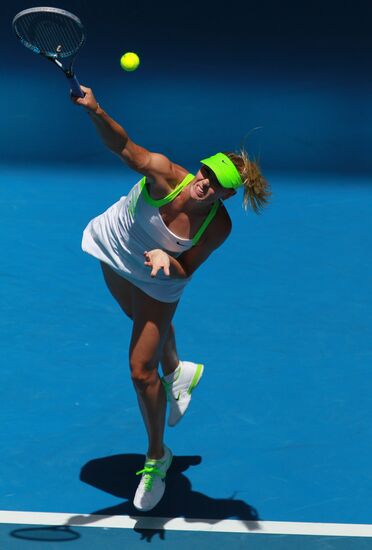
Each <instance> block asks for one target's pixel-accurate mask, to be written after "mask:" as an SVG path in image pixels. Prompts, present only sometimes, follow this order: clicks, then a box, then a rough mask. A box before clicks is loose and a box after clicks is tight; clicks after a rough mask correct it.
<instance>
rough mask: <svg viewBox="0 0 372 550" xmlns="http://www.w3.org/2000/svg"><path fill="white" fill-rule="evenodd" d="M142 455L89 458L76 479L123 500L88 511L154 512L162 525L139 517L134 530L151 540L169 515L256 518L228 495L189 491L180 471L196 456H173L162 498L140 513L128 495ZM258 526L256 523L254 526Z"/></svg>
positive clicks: (80, 519)
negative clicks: (148, 525) (143, 524)
mask: <svg viewBox="0 0 372 550" xmlns="http://www.w3.org/2000/svg"><path fill="white" fill-rule="evenodd" d="M143 462H144V456H143V455H140V454H127V455H115V456H111V457H105V458H100V459H96V460H91V461H90V462H88V463H87V464H86V465H85V466H84V467H83V468H82V470H81V475H80V479H81V480H82V481H84V483H87V484H89V485H91V486H93V487H95V488H97V489H100V490H102V491H105V492H107V493H110V494H111V495H114V496H115V497H118V498H124V499H127V500H128V501H127V502H124V503H123V504H119V505H116V506H112V507H110V508H105V509H102V510H96V511H95V512H92V515H104V516H117V515H127V516H132V517H136V518H140V517H141V516H142V517H146V516H155V517H157V518H164V525H161V526H160V527H159V528H157V529H143V528H142V527H141V525H140V524H141V521H140V519H138V525H137V526H136V527H135V528H134V530H135V531H137V532H138V533H140V534H141V538H142V539H146V540H151V538H152V537H153V536H154V535H155V534H159V536H160V537H161V538H164V531H163V528H166V524H167V522H168V521H169V518H178V517H182V518H185V519H186V521H189V522H192V521H193V520H195V521H196V520H198V519H201V518H202V519H203V522H205V523H211V524H214V523H218V521H220V520H223V519H231V518H233V519H240V520H243V521H258V520H259V517H258V514H257V511H256V510H255V509H254V508H253V507H252V506H249V505H248V504H247V503H246V502H244V501H242V500H234V498H233V496H231V497H230V498H212V497H209V496H207V495H204V494H202V493H199V492H197V491H193V490H192V487H191V483H190V481H189V480H188V478H187V477H186V476H185V475H183V472H184V471H185V470H187V469H188V468H189V467H190V466H197V465H198V464H200V463H201V457H200V456H176V457H174V458H173V462H172V465H171V468H170V469H169V471H168V474H167V485H166V490H165V494H164V497H163V499H162V500H161V502H160V503H159V504H158V505H157V506H156V507H155V508H154V509H153V510H151V511H150V512H147V513H143V512H142V513H141V512H140V511H138V510H137V509H136V508H134V506H133V504H132V498H133V496H134V493H135V491H136V488H137V485H138V483H139V476H136V475H135V472H137V471H139V470H141V469H142V468H143ZM94 521H95V519H94V517H89V516H75V517H72V518H70V522H69V523H70V524H72V523H74V524H75V525H76V524H79V525H87V524H89V523H93V522H94ZM255 528H259V524H258V523H257V525H256V526H255Z"/></svg>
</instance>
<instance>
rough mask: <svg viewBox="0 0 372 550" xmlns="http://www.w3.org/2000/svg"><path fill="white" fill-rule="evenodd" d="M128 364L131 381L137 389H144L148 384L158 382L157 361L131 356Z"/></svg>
mask: <svg viewBox="0 0 372 550" xmlns="http://www.w3.org/2000/svg"><path fill="white" fill-rule="evenodd" d="M129 365H130V373H131V378H132V382H133V384H134V386H135V387H136V389H137V390H138V391H140V392H142V391H145V390H146V388H147V387H148V386H151V385H153V384H156V383H157V382H158V378H159V375H158V371H157V362H154V361H141V360H138V359H135V358H131V359H130V362H129Z"/></svg>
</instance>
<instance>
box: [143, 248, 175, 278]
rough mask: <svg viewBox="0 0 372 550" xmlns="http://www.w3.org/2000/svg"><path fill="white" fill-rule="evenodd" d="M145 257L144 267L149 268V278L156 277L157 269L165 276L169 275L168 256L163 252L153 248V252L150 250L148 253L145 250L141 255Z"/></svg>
mask: <svg viewBox="0 0 372 550" xmlns="http://www.w3.org/2000/svg"><path fill="white" fill-rule="evenodd" d="M143 254H144V256H145V265H148V266H149V267H151V268H152V269H151V273H150V275H151V277H156V275H157V273H158V271H159V269H163V271H164V274H165V275H168V277H169V275H170V272H169V267H170V259H169V256H168V254H167V253H166V252H164V250H160V248H155V249H154V250H150V251H149V252H148V251H147V250H145V252H144V253H143Z"/></svg>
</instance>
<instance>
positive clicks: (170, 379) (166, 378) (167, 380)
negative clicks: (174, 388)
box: [163, 361, 181, 384]
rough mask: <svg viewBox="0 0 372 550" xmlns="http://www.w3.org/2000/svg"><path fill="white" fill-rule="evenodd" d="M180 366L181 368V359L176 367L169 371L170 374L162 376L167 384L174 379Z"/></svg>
mask: <svg viewBox="0 0 372 550" xmlns="http://www.w3.org/2000/svg"><path fill="white" fill-rule="evenodd" d="M180 368H181V361H180V362H179V363H178V367H177V368H176V369H175V370H174V371H173V372H171V373H170V374H167V375H166V376H164V377H163V378H164V380H165V381H166V382H167V383H168V384H170V383H172V382H173V381H174V379H175V378H176V376H178V373H179V371H180Z"/></svg>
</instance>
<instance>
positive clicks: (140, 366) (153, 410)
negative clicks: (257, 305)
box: [130, 288, 177, 511]
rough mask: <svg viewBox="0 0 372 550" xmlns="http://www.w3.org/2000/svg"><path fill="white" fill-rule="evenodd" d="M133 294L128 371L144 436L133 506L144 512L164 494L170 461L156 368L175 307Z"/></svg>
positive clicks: (136, 291)
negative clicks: (143, 455) (142, 461)
mask: <svg viewBox="0 0 372 550" xmlns="http://www.w3.org/2000/svg"><path fill="white" fill-rule="evenodd" d="M133 294H134V296H133V310H132V313H133V332H132V338H131V343H130V369H131V375H132V380H133V384H134V387H135V390H136V392H137V398H138V402H139V404H140V408H141V412H142V416H143V419H144V421H145V425H146V430H147V435H148V451H147V456H146V461H145V465H144V468H143V469H142V470H140V471H139V472H137V474H141V480H140V483H139V485H138V487H137V490H136V494H135V496H134V500H133V504H134V506H135V507H136V508H138V509H139V510H141V511H148V510H151V509H152V508H154V506H156V504H157V503H158V502H159V501H160V499H161V498H162V496H163V494H164V490H165V483H164V479H165V476H166V473H167V470H168V468H169V466H170V464H171V461H172V453H171V451H170V450H169V449H168V448H167V447H166V445H164V442H163V436H164V423H165V409H166V396H165V391H164V387H163V384H162V382H161V381H160V378H159V374H158V369H157V368H158V364H159V360H160V357H161V354H162V349H163V346H164V341H165V339H166V337H167V334H168V331H169V327H170V324H171V320H172V317H173V315H174V312H175V310H176V307H177V303H172V304H168V303H164V302H159V301H157V300H154V299H152V298H150V297H149V296H147V294H145V293H144V292H142V291H141V290H139V289H138V288H135V290H134V293H133Z"/></svg>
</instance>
